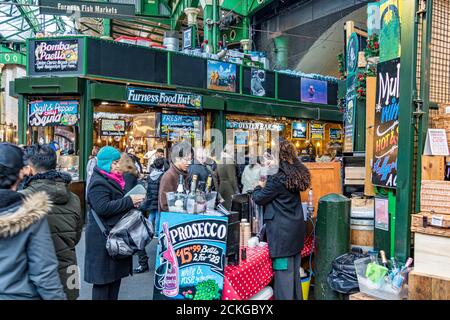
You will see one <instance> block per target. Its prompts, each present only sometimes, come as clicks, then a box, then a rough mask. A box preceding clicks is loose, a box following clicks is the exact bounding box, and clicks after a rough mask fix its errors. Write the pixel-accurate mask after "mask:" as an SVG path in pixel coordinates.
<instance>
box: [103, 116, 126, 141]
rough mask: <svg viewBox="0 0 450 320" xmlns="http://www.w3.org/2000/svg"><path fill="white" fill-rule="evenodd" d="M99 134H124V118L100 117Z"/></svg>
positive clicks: (110, 135)
mask: <svg viewBox="0 0 450 320" xmlns="http://www.w3.org/2000/svg"><path fill="white" fill-rule="evenodd" d="M100 127H101V129H100V130H101V133H100V135H101V136H109V137H114V136H124V135H125V120H120V119H116V120H115V119H101V126H100Z"/></svg>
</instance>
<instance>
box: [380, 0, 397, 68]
mask: <svg viewBox="0 0 450 320" xmlns="http://www.w3.org/2000/svg"><path fill="white" fill-rule="evenodd" d="M379 41H380V62H385V61H389V60H392V59H395V58H398V57H400V12H399V6H398V0H386V1H384V2H382V3H381V4H380V32H379Z"/></svg>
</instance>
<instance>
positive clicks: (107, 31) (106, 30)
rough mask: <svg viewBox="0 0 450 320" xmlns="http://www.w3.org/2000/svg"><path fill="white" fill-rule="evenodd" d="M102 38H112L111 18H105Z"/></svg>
mask: <svg viewBox="0 0 450 320" xmlns="http://www.w3.org/2000/svg"><path fill="white" fill-rule="evenodd" d="M102 39H111V40H112V38H111V19H103V34H102Z"/></svg>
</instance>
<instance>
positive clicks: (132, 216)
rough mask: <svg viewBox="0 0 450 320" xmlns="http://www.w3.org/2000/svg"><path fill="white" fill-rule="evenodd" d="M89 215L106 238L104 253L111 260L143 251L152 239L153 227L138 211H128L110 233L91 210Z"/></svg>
mask: <svg viewBox="0 0 450 320" xmlns="http://www.w3.org/2000/svg"><path fill="white" fill-rule="evenodd" d="M91 213H92V216H93V217H94V220H95V222H96V223H97V225H98V227H99V228H100V231H101V232H102V234H103V235H104V236H105V238H106V251H108V254H109V255H110V256H111V257H112V258H113V259H116V260H118V259H124V258H128V257H131V256H132V255H134V254H135V253H136V252H138V251H142V250H144V249H145V247H146V246H147V245H148V244H149V243H150V242H151V240H152V239H153V235H154V231H153V230H154V229H153V225H152V223H151V222H150V221H148V220H147V219H146V218H145V217H144V216H143V214H142V212H141V211H139V210H136V209H132V210H130V211H129V212H128V213H127V214H125V215H124V216H123V217H122V218H121V219H120V220H119V222H117V223H116V225H115V226H114V227H113V228H112V229H111V230H110V231H107V229H106V227H105V225H104V224H103V222H102V220H101V219H100V217H99V216H98V215H97V213H96V212H95V211H94V210H93V209H91Z"/></svg>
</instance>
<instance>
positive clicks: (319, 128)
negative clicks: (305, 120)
mask: <svg viewBox="0 0 450 320" xmlns="http://www.w3.org/2000/svg"><path fill="white" fill-rule="evenodd" d="M310 130H311V139H323V133H324V129H323V124H322V123H311V126H310Z"/></svg>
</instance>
